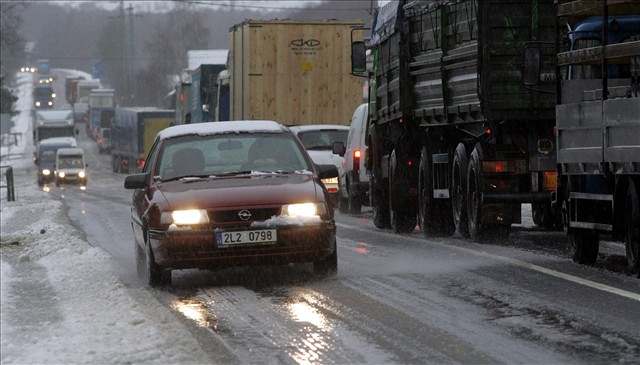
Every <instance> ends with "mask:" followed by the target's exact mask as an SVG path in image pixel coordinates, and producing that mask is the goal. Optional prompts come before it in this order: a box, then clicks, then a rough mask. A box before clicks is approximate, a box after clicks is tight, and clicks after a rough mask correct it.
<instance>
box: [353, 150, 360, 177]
mask: <svg viewBox="0 0 640 365" xmlns="http://www.w3.org/2000/svg"><path fill="white" fill-rule="evenodd" d="M360 156H362V152H361V151H360V150H354V151H353V171H355V172H358V171H359V170H360Z"/></svg>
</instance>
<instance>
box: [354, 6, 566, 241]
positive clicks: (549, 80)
mask: <svg viewBox="0 0 640 365" xmlns="http://www.w3.org/2000/svg"><path fill="white" fill-rule="evenodd" d="M553 9H554V0H535V1H530V0H510V1H498V0H482V1H481V0H455V1H439V0H434V1H410V0H400V1H392V2H389V3H388V4H386V5H385V6H383V7H381V8H378V9H377V10H376V13H375V14H374V20H373V23H372V29H371V37H370V39H369V40H368V41H367V42H362V41H354V42H352V51H351V54H352V60H351V61H352V62H351V68H352V72H353V73H356V74H360V75H362V76H365V77H367V79H368V87H369V92H368V95H369V96H368V104H369V108H368V114H369V116H368V120H369V121H368V127H367V128H368V131H367V147H368V148H367V150H366V155H365V156H362V158H364V159H365V161H366V166H367V169H368V170H369V174H370V180H369V184H370V194H369V195H370V199H371V204H372V208H373V221H374V224H375V225H376V226H377V227H381V228H387V227H391V228H393V230H394V231H396V232H410V231H413V230H414V229H415V226H416V224H417V223H419V225H420V227H421V228H422V231H423V232H424V234H425V235H426V236H432V235H445V236H446V235H451V234H453V233H454V232H455V231H458V232H459V233H460V234H461V235H462V236H463V237H466V238H470V239H472V240H476V241H480V242H483V241H485V240H487V239H496V240H501V239H506V238H508V235H509V233H510V228H511V224H512V223H517V222H519V221H520V220H521V204H522V203H532V204H533V207H534V212H535V211H536V210H537V211H538V213H547V216H546V217H545V218H544V219H542V218H541V219H539V220H542V221H545V223H547V224H549V225H555V223H556V221H557V218H556V215H554V214H553V213H554V211H553V209H552V205H551V198H552V192H553V191H555V189H556V176H557V175H556V174H557V173H556V159H555V143H554V126H555V81H554V79H553V77H554V75H555V67H556V66H555V57H554V54H553V50H552V49H548V48H541V49H543V50H544V52H542V53H540V54H537V55H536V56H537V58H536V59H535V61H536V62H538V64H539V67H540V80H538V81H539V82H537V84H536V85H535V87H533V86H529V85H527V84H526V83H525V81H526V77H525V76H526V75H525V74H524V73H523V64H524V63H525V60H528V56H529V55H528V54H526V52H525V50H527V46H528V45H530V44H540V43H543V42H550V43H553V42H554V40H555V17H554V10H553ZM367 52H369V54H370V55H371V57H372V58H373V60H372V63H371V66H370V67H369V68H368V67H367V56H366V54H367Z"/></svg>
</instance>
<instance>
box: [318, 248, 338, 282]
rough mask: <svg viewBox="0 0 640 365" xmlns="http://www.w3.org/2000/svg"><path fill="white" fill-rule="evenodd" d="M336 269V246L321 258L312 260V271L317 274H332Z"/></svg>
mask: <svg viewBox="0 0 640 365" xmlns="http://www.w3.org/2000/svg"><path fill="white" fill-rule="evenodd" d="M337 271H338V247H337V246H336V247H335V248H334V250H333V253H332V254H331V255H329V256H327V257H325V258H323V259H322V260H318V261H314V262H313V272H314V273H315V274H317V275H323V276H328V275H333V274H335V273H336V272H337Z"/></svg>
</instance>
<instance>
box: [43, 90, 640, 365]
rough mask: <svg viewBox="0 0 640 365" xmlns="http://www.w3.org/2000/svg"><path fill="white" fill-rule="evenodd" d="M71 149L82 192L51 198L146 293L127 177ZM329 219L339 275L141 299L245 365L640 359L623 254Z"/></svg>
mask: <svg viewBox="0 0 640 365" xmlns="http://www.w3.org/2000/svg"><path fill="white" fill-rule="evenodd" d="M62 79H64V78H62ZM60 95H63V93H61V94H60ZM81 129H82V128H81ZM80 145H81V147H83V148H84V149H85V151H86V153H87V161H88V163H89V183H88V188H87V190H86V191H80V190H79V189H76V188H65V189H56V188H53V187H52V190H51V194H52V195H53V196H54V197H55V198H57V199H61V200H62V201H64V203H65V205H66V207H67V208H68V214H69V216H70V218H71V220H72V221H73V222H74V224H75V225H76V226H77V227H78V228H80V229H81V230H82V231H83V232H84V233H85V234H86V236H87V239H88V240H89V242H90V243H91V244H93V245H98V246H100V247H102V248H104V249H105V250H106V251H107V252H109V253H110V254H111V255H112V256H113V257H114V261H115V262H116V265H117V268H118V269H119V273H120V275H121V277H122V279H123V280H124V281H125V282H126V283H127V284H128V285H131V286H142V284H141V283H140V282H139V281H138V279H137V278H136V273H135V266H134V251H133V239H132V235H131V230H130V223H129V200H130V192H127V191H125V190H124V189H123V188H122V183H123V179H124V176H122V175H115V174H112V173H111V171H110V164H109V157H108V155H100V154H98V153H97V148H96V147H95V144H94V143H93V142H92V141H90V140H88V139H87V138H85V137H84V135H83V133H81V136H80ZM336 221H337V225H338V232H337V236H338V257H339V273H338V274H337V275H336V276H335V277H332V278H326V279H322V278H318V277H315V276H313V275H312V274H311V270H310V268H309V267H306V266H305V265H298V266H287V267H276V268H237V269H228V270H222V271H215V272H209V271H198V270H184V271H180V272H176V273H174V284H173V285H172V287H170V288H164V289H149V290H151V291H152V292H153V293H154V294H155V296H156V298H157V299H158V300H159V301H160V302H162V303H164V304H165V305H167V306H168V307H170V308H172V309H174V310H175V311H176V313H177V315H180V316H184V320H185V323H188V324H189V326H190V328H191V331H192V333H193V335H194V336H195V337H197V338H198V339H199V341H200V344H201V345H202V346H203V348H205V349H207V348H210V349H211V351H212V352H221V351H224V352H227V353H228V354H227V355H226V356H227V357H226V358H227V359H229V360H230V361H233V360H235V361H239V362H242V363H264V362H269V363H309V362H318V363H338V364H347V363H349V364H350V363H365V362H366V363H393V362H396V363H439V364H440V363H527V364H529V363H544V364H550V363H614V362H616V363H617V362H620V363H638V362H639V361H640V280H638V279H637V278H633V277H631V276H628V275H626V274H624V272H623V271H622V269H621V267H622V265H623V262H624V258H623V256H622V255H623V254H624V251H623V248H622V247H621V246H620V245H618V244H606V245H604V249H603V250H602V251H603V253H602V254H601V257H600V258H599V261H598V265H597V266H596V267H584V266H580V265H576V264H574V263H572V262H571V261H570V260H569V259H567V258H566V257H565V254H564V252H563V250H564V246H565V245H566V242H565V239H564V237H563V236H562V234H560V233H555V232H542V231H537V230H535V229H530V228H527V227H519V228H516V229H514V231H515V232H514V233H513V234H512V237H511V238H510V240H509V242H506V243H500V244H486V245H479V244H475V243H471V242H468V241H465V240H462V239H458V238H455V237H454V238H446V239H441V238H433V239H425V238H424V237H423V236H422V234H421V233H419V232H416V233H413V234H410V235H396V234H393V233H392V232H390V231H381V230H377V229H375V228H374V227H373V225H372V224H371V221H370V219H369V217H368V214H366V213H365V214H363V215H362V216H359V217H351V216H345V215H340V214H337V217H336ZM216 355H217V356H219V354H216ZM218 358H219V357H218Z"/></svg>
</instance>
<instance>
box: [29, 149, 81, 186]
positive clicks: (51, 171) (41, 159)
mask: <svg viewBox="0 0 640 365" xmlns="http://www.w3.org/2000/svg"><path fill="white" fill-rule="evenodd" d="M77 146H78V144H77V142H76V139H75V138H73V137H55V138H47V139H43V140H41V141H40V142H39V143H38V144H37V145H36V151H35V153H34V162H35V164H36V166H38V185H40V186H43V185H45V184H48V183H51V182H53V181H54V178H55V165H56V153H57V152H58V150H59V149H61V148H70V147H77Z"/></svg>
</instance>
